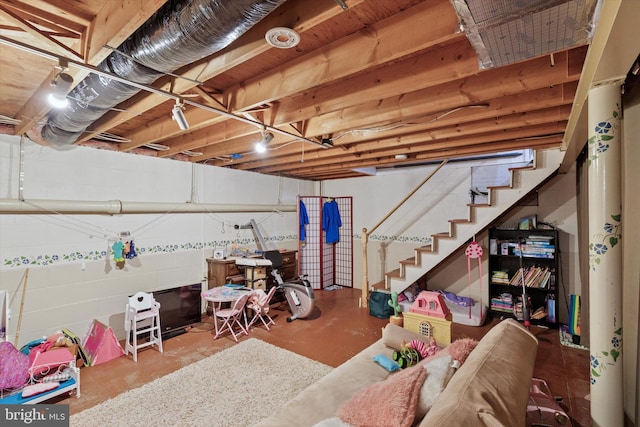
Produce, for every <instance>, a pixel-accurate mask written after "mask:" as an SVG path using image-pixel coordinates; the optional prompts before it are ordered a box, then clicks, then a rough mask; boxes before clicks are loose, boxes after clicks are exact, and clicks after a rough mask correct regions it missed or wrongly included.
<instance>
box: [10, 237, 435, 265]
mask: <svg viewBox="0 0 640 427" xmlns="http://www.w3.org/2000/svg"><path fill="white" fill-rule="evenodd" d="M361 238H362V236H361V235H357V234H356V235H354V236H353V239H358V240H360V239H361ZM297 239H298V235H293V234H290V235H287V236H276V237H271V238H266V239H265V240H266V241H267V242H285V241H291V240H297ZM369 239H370V240H371V241H386V242H397V243H416V244H421V245H428V244H431V237H417V236H414V237H410V236H377V235H372V236H370V238H369ZM255 243H256V241H255V239H235V240H210V241H207V242H188V243H179V244H178V243H176V244H166V245H152V246H148V247H145V246H138V245H136V252H137V254H138V255H147V254H158V253H171V252H179V251H189V250H199V249H215V248H221V247H227V248H230V247H231V246H232V245H237V246H239V247H242V246H246V245H254V244H255ZM107 256H111V251H108V250H106V249H103V250H92V251H83V252H80V251H76V252H71V253H67V254H42V255H36V256H17V257H14V258H11V259H8V258H5V259H4V260H3V261H2V268H4V269H8V268H19V267H33V266H50V265H55V264H62V263H65V262H83V261H101V260H104V259H105V257H107Z"/></svg>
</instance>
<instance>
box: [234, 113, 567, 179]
mask: <svg viewBox="0 0 640 427" xmlns="http://www.w3.org/2000/svg"><path fill="white" fill-rule="evenodd" d="M565 126H566V122H558V123H550V124H548V123H544V124H541V125H535V126H527V127H523V128H515V129H505V130H503V131H498V132H496V131H493V132H491V131H490V132H484V133H478V134H474V133H472V132H470V133H469V134H463V135H461V136H455V137H447V136H446V135H451V134H452V133H454V132H448V133H446V132H443V133H442V138H434V135H424V134H416V135H409V136H406V137H403V138H397V139H396V141H395V142H396V143H395V144H389V142H388V141H383V140H376V141H371V142H366V143H361V144H358V145H357V146H354V147H352V148H349V149H347V153H350V154H351V159H353V160H355V159H361V160H362V159H372V158H377V157H380V156H395V155H396V154H408V155H410V156H415V155H417V154H418V153H424V152H429V151H440V150H447V149H452V148H460V147H462V146H465V145H475V144H491V143H494V142H499V141H504V140H517V139H522V138H532V137H539V136H542V137H546V135H550V134H558V135H559V138H561V133H562V132H564V129H565ZM531 141H533V142H535V140H533V139H532V140H531ZM527 144H528V142H527ZM521 145H525V144H523V143H522V142H521ZM349 157H350V156H345V152H344V151H342V150H339V149H338V147H334V148H333V149H330V150H324V151H322V152H319V151H314V152H311V153H306V154H305V161H304V164H305V167H311V166H316V165H324V166H328V165H331V164H333V163H335V162H337V163H339V162H341V161H345V160H346V159H348V158H349ZM279 160H280V162H279V163H278V164H272V165H271V166H264V167H263V166H262V165H261V162H259V161H258V162H257V163H258V165H255V164H254V165H253V167H251V169H258V170H259V171H260V172H263V173H272V172H273V171H274V170H275V171H287V170H289V169H292V168H293V169H296V168H298V167H299V163H300V154H298V155H297V156H288V157H287V158H280V159H279ZM265 163H266V162H265ZM238 169H246V166H244V165H240V166H239V167H238Z"/></svg>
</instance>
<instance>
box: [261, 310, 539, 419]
mask: <svg viewBox="0 0 640 427" xmlns="http://www.w3.org/2000/svg"><path fill="white" fill-rule="evenodd" d="M421 338H423V337H421V336H419V335H417V334H414V333H413V332H410V331H407V330H406V329H403V328H400V327H397V326H394V325H387V326H386V327H385V329H384V330H383V336H382V338H381V339H380V340H378V341H377V342H375V343H374V344H372V345H371V346H369V347H367V348H366V349H364V350H362V351H361V352H360V353H358V354H357V355H356V356H354V357H353V358H351V359H350V360H348V361H347V362H345V363H344V364H342V365H340V366H338V367H337V368H335V369H334V370H333V371H332V372H331V373H329V374H328V375H326V376H325V377H323V378H321V379H320V380H319V381H317V382H316V383H314V384H312V385H311V386H309V387H308V388H307V389H305V390H304V391H302V392H301V393H300V394H299V395H298V396H296V397H295V398H293V399H292V400H290V401H289V402H287V403H286V404H285V405H284V407H282V408H281V409H279V410H278V411H276V413H274V414H272V415H271V416H270V417H269V418H267V419H264V420H262V421H261V422H260V423H259V424H258V426H263V427H264V426H268V427H274V426H278V427H280V426H281V427H286V426H291V427H302V426H315V425H319V426H343V425H345V426H346V425H353V424H343V423H342V422H341V420H340V419H338V418H337V416H338V414H339V413H340V411H341V408H342V409H344V405H345V403H346V402H349V401H350V400H351V399H352V398H353V397H354V395H361V394H362V392H363V391H366V390H365V388H366V389H371V388H374V387H376V388H381V387H382V389H383V390H384V388H383V387H384V386H385V384H387V383H386V382H382V383H380V382H381V381H385V380H386V379H387V378H388V377H390V376H393V375H399V372H404V371H405V370H403V371H396V372H393V373H389V372H388V371H387V370H386V369H384V368H382V367H381V366H380V365H378V364H377V363H375V362H374V361H373V360H372V358H373V356H375V355H379V354H384V355H386V356H388V357H391V355H392V352H393V348H398V347H399V346H400V345H401V343H402V341H405V342H410V341H411V340H412V339H421ZM537 345H538V341H537V339H536V338H535V337H534V336H533V335H532V334H531V333H530V332H528V331H527V330H526V329H524V328H523V327H522V326H521V325H520V324H519V323H517V322H516V321H515V320H513V319H507V320H503V321H501V322H500V323H498V324H497V325H496V326H494V327H493V328H492V329H491V330H490V331H489V332H488V333H487V334H486V335H485V336H484V337H483V338H482V339H481V340H480V341H479V342H478V344H477V346H476V347H475V349H474V350H473V351H471V353H470V354H469V355H468V358H467V359H466V361H465V362H464V364H463V365H462V366H461V367H460V368H459V369H458V370H457V371H456V372H455V374H453V376H452V377H451V379H450V380H449V381H448V383H447V385H446V386H445V388H444V389H443V390H442V391H441V393H440V394H439V395H438V396H437V398H436V400H435V403H433V406H432V407H431V409H430V410H429V411H428V412H427V414H426V416H424V417H423V418H422V419H414V420H413V425H416V426H420V427H426V426H430V427H431V426H465V425H466V426H508V427H517V426H524V425H525V415H526V407H527V401H528V396H529V387H530V384H531V377H532V375H533V368H534V364H535V359H536V350H537ZM441 351H442V350H441ZM407 369H421V367H419V366H417V367H412V368H407ZM405 374H408V372H407V373H405ZM403 375H404V374H403ZM396 382H397V381H396ZM376 384H377V385H376ZM408 389H409V387H407V392H406V393H409V392H408ZM414 390H415V389H414ZM414 393H415V392H414ZM400 394H402V393H400ZM397 397H400V398H402V399H404V400H407V399H411V396H409V395H406V394H405V395H404V396H397ZM391 398H392V396H389V399H390V400H391ZM411 417H412V418H414V415H413V413H412V414H411ZM370 421H371V422H370V423H369V422H367V423H366V424H367V425H381V423H380V422H379V421H378V420H374V419H372V420H370Z"/></svg>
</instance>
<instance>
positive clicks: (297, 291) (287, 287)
mask: <svg viewBox="0 0 640 427" xmlns="http://www.w3.org/2000/svg"><path fill="white" fill-rule="evenodd" d="M235 228H236V229H239V228H251V229H253V232H254V233H255V235H256V237H257V238H258V242H260V247H261V248H262V250H263V252H262V256H263V258H264V259H266V260H267V261H269V262H270V263H271V275H272V276H273V278H274V279H275V280H276V283H277V285H276V286H277V289H278V291H282V292H283V293H284V296H285V298H286V300H287V303H288V304H289V310H290V311H291V316H289V317H287V322H293V321H294V320H296V319H304V318H305V317H307V316H309V315H310V314H311V312H312V311H313V309H314V307H315V296H314V294H313V287H312V286H311V283H309V281H308V280H307V279H306V277H307V276H306V275H305V276H302V277H298V278H296V279H295V280H293V281H287V282H285V281H284V280H282V276H280V273H279V272H278V269H279V268H280V267H282V254H281V253H280V251H278V250H266V248H267V245H266V243H265V241H264V238H263V237H262V233H260V230H259V229H258V224H256V222H255V220H253V219H252V220H250V221H249V224H247V225H244V226H235ZM236 263H237V261H236Z"/></svg>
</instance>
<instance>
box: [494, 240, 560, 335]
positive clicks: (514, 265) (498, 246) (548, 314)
mask: <svg viewBox="0 0 640 427" xmlns="http://www.w3.org/2000/svg"><path fill="white" fill-rule="evenodd" d="M520 252H522V253H520ZM558 254H559V242H558V231H557V230H549V229H533V230H505V229H499V228H491V229H489V295H490V298H491V301H490V311H491V314H492V316H494V317H513V318H516V319H519V320H522V303H521V302H522V275H521V274H520V271H521V267H520V266H521V264H522V271H524V279H525V289H526V294H527V300H528V301H529V305H528V307H529V315H530V318H531V324H533V325H543V326H548V327H558V303H559V300H558V273H559V271H560V266H559V264H558V259H559V257H558ZM521 255H522V256H521Z"/></svg>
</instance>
